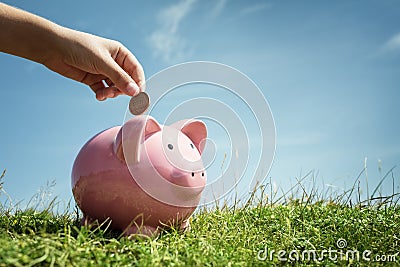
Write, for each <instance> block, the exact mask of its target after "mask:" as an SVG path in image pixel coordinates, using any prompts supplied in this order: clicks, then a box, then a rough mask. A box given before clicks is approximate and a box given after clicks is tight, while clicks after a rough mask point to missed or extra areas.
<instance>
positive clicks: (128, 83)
mask: <svg viewBox="0 0 400 267" xmlns="http://www.w3.org/2000/svg"><path fill="white" fill-rule="evenodd" d="M0 31H1V35H2V38H1V40H0V51H1V52H5V53H9V54H13V55H16V56H20V57H24V58H27V59H30V60H33V61H36V62H39V63H42V64H43V65H45V66H46V67H48V68H49V69H51V70H53V71H55V72H58V73H60V74H61V75H64V76H65V77H68V78H71V79H73V80H76V81H79V82H82V83H84V84H87V85H89V86H90V88H92V90H93V91H94V92H95V93H96V98H97V99H98V100H105V99H106V98H110V97H115V96H117V95H121V94H126V95H136V94H138V93H139V92H140V91H141V90H144V82H145V77H144V72H143V68H142V66H141V65H140V63H139V61H138V60H137V59H136V57H135V56H134V55H133V54H132V53H131V52H129V50H128V49H127V48H126V47H124V46H123V45H122V44H120V43H119V42H117V41H113V40H108V39H105V38H101V37H98V36H95V35H91V34H88V33H84V32H79V31H75V30H71V29H68V28H65V27H62V26H59V25H57V24H55V23H53V22H51V21H49V20H46V19H44V18H41V17H39V16H36V15H34V14H31V13H28V12H26V11H23V10H20V9H17V8H14V7H11V6H8V5H6V4H3V3H0ZM139 87H140V89H139Z"/></svg>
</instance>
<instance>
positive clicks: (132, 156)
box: [114, 115, 161, 164]
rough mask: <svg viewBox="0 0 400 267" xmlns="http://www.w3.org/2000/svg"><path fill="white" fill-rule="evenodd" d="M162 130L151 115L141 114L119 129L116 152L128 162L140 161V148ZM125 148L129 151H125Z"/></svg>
mask: <svg viewBox="0 0 400 267" xmlns="http://www.w3.org/2000/svg"><path fill="white" fill-rule="evenodd" d="M158 131H161V126H160V125H159V124H158V122H157V121H156V120H155V119H154V118H153V117H151V116H146V115H141V116H136V117H134V118H133V119H130V120H129V121H127V122H126V123H125V124H124V125H123V126H122V127H121V129H120V130H119V132H118V134H117V137H116V138H115V141H114V153H115V155H116V156H117V158H118V159H120V160H121V161H124V162H126V163H128V164H132V163H133V164H134V163H138V162H139V161H140V149H141V146H142V144H143V142H144V140H145V139H146V138H147V137H149V136H150V135H151V134H153V133H155V132H158ZM124 148H127V149H128V151H125V152H126V153H128V154H126V153H125V152H124Z"/></svg>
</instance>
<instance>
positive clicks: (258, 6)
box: [240, 3, 271, 16]
mask: <svg viewBox="0 0 400 267" xmlns="http://www.w3.org/2000/svg"><path fill="white" fill-rule="evenodd" d="M270 7H271V4H268V3H258V4H254V5H251V6H248V7H245V8H243V9H242V10H241V11H240V14H241V15H242V16H245V15H250V14H252V13H255V12H259V11H262V10H264V9H267V8H270Z"/></svg>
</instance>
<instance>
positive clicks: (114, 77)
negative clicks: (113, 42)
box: [102, 57, 140, 96]
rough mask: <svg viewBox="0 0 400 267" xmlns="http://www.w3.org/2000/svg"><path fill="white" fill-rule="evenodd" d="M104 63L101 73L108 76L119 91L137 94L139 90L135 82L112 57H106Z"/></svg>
mask: <svg viewBox="0 0 400 267" xmlns="http://www.w3.org/2000/svg"><path fill="white" fill-rule="evenodd" d="M104 63H105V65H104V66H103V68H102V69H103V70H104V73H103V74H104V75H105V76H106V77H108V78H109V79H110V80H111V82H112V83H113V84H114V85H115V86H116V87H117V88H118V89H119V90H120V91H122V92H123V93H125V94H127V95H130V96H133V95H137V94H138V93H139V92H140V89H139V86H138V85H137V84H136V82H135V81H134V80H133V79H132V78H131V76H130V75H129V74H128V73H126V72H125V70H124V69H122V67H121V66H120V65H118V63H117V62H115V61H114V59H113V58H112V57H110V58H108V59H106V60H105V62H104Z"/></svg>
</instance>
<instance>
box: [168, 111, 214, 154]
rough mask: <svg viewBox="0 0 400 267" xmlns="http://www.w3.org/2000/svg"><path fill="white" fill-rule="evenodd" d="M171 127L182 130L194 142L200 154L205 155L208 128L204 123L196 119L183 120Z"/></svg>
mask: <svg viewBox="0 0 400 267" xmlns="http://www.w3.org/2000/svg"><path fill="white" fill-rule="evenodd" d="M171 127H174V128H176V129H178V130H181V131H182V132H183V133H184V134H186V135H187V136H188V137H189V139H190V140H192V142H193V144H194V145H195V146H196V148H197V150H198V151H199V152H200V154H202V153H203V150H204V146H205V145H206V138H207V127H206V125H205V124H204V122H202V121H200V120H194V119H191V120H181V121H178V122H175V123H174V124H172V125H171Z"/></svg>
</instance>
